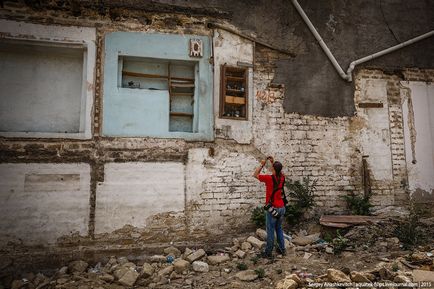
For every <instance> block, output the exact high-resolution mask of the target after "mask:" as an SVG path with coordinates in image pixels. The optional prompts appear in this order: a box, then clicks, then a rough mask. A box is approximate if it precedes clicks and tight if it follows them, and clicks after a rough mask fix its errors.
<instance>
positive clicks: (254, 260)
mask: <svg viewBox="0 0 434 289" xmlns="http://www.w3.org/2000/svg"><path fill="white" fill-rule="evenodd" d="M259 259H260V257H259V256H254V257H252V258H251V259H250V261H252V263H253V265H256V263H258V261H259Z"/></svg>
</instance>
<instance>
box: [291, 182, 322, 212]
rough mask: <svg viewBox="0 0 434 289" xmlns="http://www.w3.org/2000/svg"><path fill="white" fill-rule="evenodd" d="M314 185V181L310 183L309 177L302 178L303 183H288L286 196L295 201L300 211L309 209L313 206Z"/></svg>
mask: <svg viewBox="0 0 434 289" xmlns="http://www.w3.org/2000/svg"><path fill="white" fill-rule="evenodd" d="M316 183H317V181H316V180H314V181H312V183H311V182H310V178H309V177H305V178H303V181H302V182H300V181H295V182H289V183H288V184H287V186H286V187H287V189H288V195H289V197H291V199H293V200H294V201H295V204H297V206H298V207H300V208H302V209H310V208H313V207H314V206H315V195H314V193H315V191H316Z"/></svg>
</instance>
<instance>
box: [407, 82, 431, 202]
mask: <svg viewBox="0 0 434 289" xmlns="http://www.w3.org/2000/svg"><path fill="white" fill-rule="evenodd" d="M402 86H403V87H402V90H401V91H402V99H403V104H402V110H403V124H404V135H405V151H406V160H407V170H408V182H409V184H408V186H409V190H410V191H411V193H412V194H413V195H414V197H415V198H416V199H417V201H418V202H422V203H426V202H434V85H432V84H427V83H424V82H414V81H412V82H403V83H402Z"/></svg>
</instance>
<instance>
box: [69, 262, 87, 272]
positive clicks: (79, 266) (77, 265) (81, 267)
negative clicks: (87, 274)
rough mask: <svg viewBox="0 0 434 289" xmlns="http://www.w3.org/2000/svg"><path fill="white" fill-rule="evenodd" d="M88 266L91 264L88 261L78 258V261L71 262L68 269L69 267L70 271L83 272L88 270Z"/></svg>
mask: <svg viewBox="0 0 434 289" xmlns="http://www.w3.org/2000/svg"><path fill="white" fill-rule="evenodd" d="M88 266H89V264H88V263H87V262H84V261H82V260H78V261H72V262H71V263H69V265H68V269H69V272H70V273H83V272H84V271H86V269H87V267H88Z"/></svg>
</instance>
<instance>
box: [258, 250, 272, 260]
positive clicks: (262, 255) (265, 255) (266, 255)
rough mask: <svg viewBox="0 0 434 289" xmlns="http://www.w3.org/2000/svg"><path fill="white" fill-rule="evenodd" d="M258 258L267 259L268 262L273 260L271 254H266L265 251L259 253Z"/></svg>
mask: <svg viewBox="0 0 434 289" xmlns="http://www.w3.org/2000/svg"><path fill="white" fill-rule="evenodd" d="M260 257H261V258H264V259H269V260H272V259H273V255H272V254H268V253H266V252H265V251H264V252H262V253H261V255H260Z"/></svg>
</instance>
